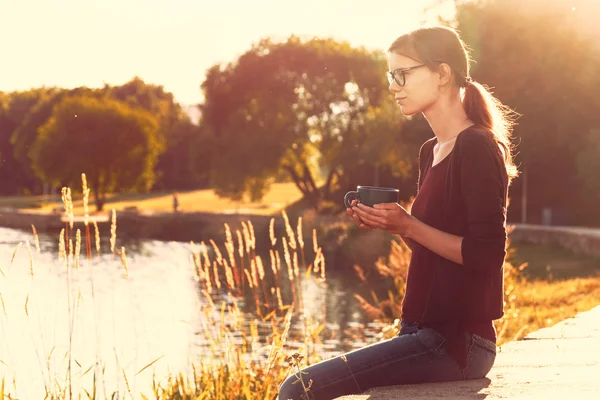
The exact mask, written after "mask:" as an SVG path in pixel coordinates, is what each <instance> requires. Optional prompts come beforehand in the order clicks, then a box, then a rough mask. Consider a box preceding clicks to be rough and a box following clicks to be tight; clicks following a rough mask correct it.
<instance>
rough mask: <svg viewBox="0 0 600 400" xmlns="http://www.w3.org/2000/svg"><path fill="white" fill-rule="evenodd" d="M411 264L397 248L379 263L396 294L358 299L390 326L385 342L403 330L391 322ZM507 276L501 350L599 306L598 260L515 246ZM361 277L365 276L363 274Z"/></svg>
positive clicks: (554, 249)
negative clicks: (535, 332)
mask: <svg viewBox="0 0 600 400" xmlns="http://www.w3.org/2000/svg"><path fill="white" fill-rule="evenodd" d="M409 261H410V253H409V250H408V249H407V248H406V247H405V246H404V245H403V244H399V243H394V244H393V246H392V250H391V252H390V254H389V255H388V256H387V257H382V258H380V259H379V261H378V262H377V270H378V272H379V274H380V275H383V276H385V277H388V278H389V279H390V281H391V282H393V290H390V291H389V292H388V293H387V296H386V297H385V298H383V299H379V298H378V297H377V295H376V294H375V293H373V292H372V293H371V295H372V300H371V301H367V300H366V299H364V298H363V297H361V296H358V295H356V296H355V297H356V299H357V300H358V301H359V302H360V303H361V306H362V308H363V310H364V311H365V312H366V313H367V314H368V315H370V316H371V317H372V318H374V319H378V320H380V321H383V322H385V323H387V324H388V325H387V326H386V327H385V328H384V329H383V334H382V337H384V338H389V337H393V336H394V335H395V334H396V332H397V330H398V329H399V321H398V320H393V319H392V317H391V316H397V315H400V313H401V302H402V297H403V295H404V285H405V284H406V275H407V271H408V264H409ZM504 270H505V274H504V281H505V303H506V305H505V315H504V317H503V318H502V319H500V320H497V321H495V325H496V331H497V335H498V340H497V344H498V345H501V344H503V343H506V342H508V341H511V340H518V339H521V338H523V337H524V336H526V335H527V334H528V333H530V332H534V331H536V330H538V329H541V328H545V327H548V326H552V325H554V324H556V323H557V322H560V321H562V320H565V319H568V318H571V317H573V316H575V315H576V314H577V313H579V312H583V311H587V310H589V309H591V308H593V307H595V306H597V305H599V304H600V258H598V257H595V256H591V255H580V254H574V253H573V252H571V251H569V250H565V249H562V248H559V247H556V246H548V245H537V244H529V243H517V244H512V243H511V244H510V246H509V251H508V257H507V259H506V262H505V265H504ZM357 273H358V275H359V276H361V275H364V272H363V271H362V270H361V269H360V268H357ZM363 279H364V278H363Z"/></svg>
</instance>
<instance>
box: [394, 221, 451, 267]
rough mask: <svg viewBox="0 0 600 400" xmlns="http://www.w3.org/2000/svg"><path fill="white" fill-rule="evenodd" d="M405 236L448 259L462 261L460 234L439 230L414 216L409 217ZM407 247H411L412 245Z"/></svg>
mask: <svg viewBox="0 0 600 400" xmlns="http://www.w3.org/2000/svg"><path fill="white" fill-rule="evenodd" d="M405 236H406V237H407V238H408V239H409V240H413V241H415V242H417V243H419V244H421V245H422V246H424V247H426V248H428V249H429V250H431V251H433V252H434V253H436V254H438V255H440V256H442V257H444V258H447V259H448V260H450V261H453V262H455V263H457V264H461V265H462V263H463V257H462V241H463V238H462V237H461V236H456V235H452V234H450V233H447V232H443V231H440V230H439V229H436V228H433V227H431V226H429V225H427V224H425V223H424V222H421V221H419V220H418V219H417V218H415V217H411V222H410V224H409V226H408V229H407V231H406V233H405ZM409 247H411V249H412V246H410V245H409Z"/></svg>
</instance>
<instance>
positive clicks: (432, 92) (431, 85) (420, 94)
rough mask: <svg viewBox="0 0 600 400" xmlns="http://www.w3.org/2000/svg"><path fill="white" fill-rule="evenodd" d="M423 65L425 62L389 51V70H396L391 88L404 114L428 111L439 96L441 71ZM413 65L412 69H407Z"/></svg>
mask: <svg viewBox="0 0 600 400" xmlns="http://www.w3.org/2000/svg"><path fill="white" fill-rule="evenodd" d="M422 65H423V63H420V62H418V61H416V60H413V59H412V58H409V57H406V56H403V55H400V54H397V53H394V52H389V53H388V67H389V71H390V72H393V71H396V72H394V73H393V76H394V79H391V83H390V86H389V90H390V92H392V94H393V95H394V97H395V98H396V103H398V104H399V105H400V109H401V111H402V114H404V115H414V114H417V113H419V112H424V111H426V110H427V109H428V108H429V107H430V106H431V105H432V104H434V103H435V102H436V100H437V99H438V97H439V82H440V75H439V73H437V72H434V71H432V70H430V69H429V68H427V66H422ZM411 67H412V69H410V70H406V69H407V68H411ZM403 70H404V73H402V71H403ZM402 75H404V77H403V76H402ZM388 79H390V74H389V73H388ZM402 83H404V85H403V86H402V85H401V84H402Z"/></svg>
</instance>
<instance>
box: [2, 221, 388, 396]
mask: <svg viewBox="0 0 600 400" xmlns="http://www.w3.org/2000/svg"><path fill="white" fill-rule="evenodd" d="M40 239H41V247H42V251H41V252H40V253H39V254H38V253H37V252H36V250H35V246H34V245H33V237H32V235H31V234H28V233H26V232H21V231H16V230H10V229H4V228H0V269H1V271H2V274H1V275H0V294H1V295H2V303H3V304H0V306H2V309H0V329H1V331H0V360H1V361H2V362H0V372H1V373H2V376H4V377H5V380H6V382H7V386H8V387H10V388H11V391H12V392H13V393H15V392H17V393H18V396H19V398H31V399H38V398H42V397H43V395H42V396H41V397H40V395H41V394H43V393H45V390H46V388H48V389H52V388H56V387H63V388H64V387H65V386H66V383H67V382H68V379H69V372H68V366H69V365H71V371H70V376H71V381H72V383H73V391H74V393H79V386H81V387H83V388H86V389H87V390H91V388H92V387H93V377H94V372H96V376H97V378H98V379H100V382H99V383H98V394H99V395H100V397H102V398H103V397H105V396H106V397H110V396H111V393H113V392H114V391H118V392H120V393H125V392H127V391H128V390H131V392H132V393H140V392H142V393H145V394H149V393H150V383H151V381H152V377H153V375H154V376H155V379H156V380H157V381H158V382H160V381H161V379H162V378H166V377H167V375H168V374H169V373H170V372H179V371H183V372H188V373H189V372H190V370H189V367H190V365H191V363H192V362H194V361H198V360H199V359H201V358H202V357H206V356H207V355H208V354H212V352H211V351H209V348H210V343H209V341H208V340H207V339H206V338H205V337H204V334H203V332H205V331H206V328H207V326H208V325H210V322H211V320H213V321H214V320H216V321H219V320H220V316H218V315H213V316H211V317H210V318H209V319H208V320H207V317H206V315H204V314H203V313H202V312H200V310H201V308H202V306H203V305H204V304H206V303H207V300H206V299H205V298H204V296H203V295H202V293H201V290H200V288H199V284H198V283H197V282H196V280H195V278H194V272H193V271H194V269H193V263H192V262H191V259H190V258H191V251H190V245H189V244H187V243H177V242H169V243H167V242H160V241H143V242H130V243H127V244H125V246H126V247H127V259H128V272H127V274H126V271H125V269H124V268H123V266H122V264H121V261H120V259H119V258H118V257H117V256H114V257H113V256H112V255H110V254H108V255H103V256H101V257H100V258H97V257H96V258H95V259H93V260H92V261H87V260H84V259H83V257H82V260H81V262H80V266H79V268H76V267H75V263H74V262H73V263H71V267H69V268H67V267H66V266H65V265H64V264H63V263H60V262H59V261H58V257H57V253H56V250H57V248H58V245H57V240H56V238H50V237H43V236H41V237H40ZM26 241H29V242H30V244H31V254H32V256H31V257H30V255H29V251H28V247H27V246H26ZM19 242H22V243H23V245H22V246H21V247H20V248H19V250H18V252H17V253H16V254H15V255H14V260H13V262H12V264H11V258H12V257H13V253H14V251H15V249H16V248H17V245H18V243H19ZM118 244H119V245H121V244H122V243H118ZM104 249H108V246H104ZM302 290H303V298H304V304H305V309H306V311H307V315H311V316H312V317H313V318H315V319H317V320H319V319H320V318H322V317H323V315H325V316H326V326H325V330H324V331H323V334H322V342H323V343H322V345H320V347H319V349H318V351H319V353H320V354H322V355H323V357H324V358H329V357H330V356H333V355H337V354H340V353H341V352H344V351H348V350H351V349H354V348H358V347H362V346H364V345H366V344H368V343H371V342H373V341H374V340H376V339H375V336H376V334H377V333H378V332H379V331H380V326H378V325H377V324H372V323H369V324H366V323H365V321H364V320H363V317H362V314H361V313H360V312H359V309H358V307H357V305H356V303H355V302H354V300H353V298H352V294H353V290H352V289H350V290H349V289H348V288H346V287H344V281H343V280H341V279H337V278H336V277H334V276H331V275H329V276H328V278H327V282H326V283H323V282H316V281H313V280H304V281H303V288H302ZM233 300H234V299H232V298H231V297H230V296H229V295H228V294H223V293H221V294H219V295H217V294H213V295H212V301H213V302H214V303H215V304H216V305H217V306H220V304H221V302H223V301H224V302H226V303H228V304H231V303H232V301H233ZM238 307H240V309H242V310H243V311H245V315H244V318H245V320H247V321H250V317H251V312H253V311H254V305H253V302H252V301H249V299H246V301H245V302H244V301H243V299H242V300H239V301H238ZM217 308H219V307H217ZM303 329H304V322H303V321H302V319H301V318H298V317H295V318H293V320H292V325H291V329H290V334H289V336H288V345H289V346H290V348H293V347H294V346H298V347H299V346H300V345H301V344H302V342H303V332H304V330H303ZM258 331H259V334H260V335H261V337H260V339H261V340H260V343H256V344H255V345H256V349H257V352H256V357H258V358H260V357H266V354H267V353H268V352H265V351H264V345H265V344H266V343H268V342H267V340H268V338H269V335H272V332H273V331H272V326H271V322H269V321H266V322H264V323H260V324H259V326H258ZM356 333H358V336H356ZM232 336H233V337H234V339H235V340H236V341H239V343H241V341H242V338H241V334H240V333H239V332H238V333H236V332H232ZM69 349H71V351H70V352H69ZM261 349H262V350H261ZM69 354H70V355H71V360H69V357H68V355H69ZM157 359H158V360H157ZM155 360H157V361H156V362H154V363H153V364H152V365H151V366H150V367H148V368H145V367H146V366H148V364H150V363H152V362H153V361H155ZM144 368H145V369H144ZM9 382H16V388H17V390H16V391H15V390H14V389H12V387H13V386H14V383H13V384H11V385H8V383H9ZM128 386H129V389H128Z"/></svg>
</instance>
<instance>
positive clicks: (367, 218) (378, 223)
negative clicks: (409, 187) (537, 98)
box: [355, 208, 387, 227]
mask: <svg viewBox="0 0 600 400" xmlns="http://www.w3.org/2000/svg"><path fill="white" fill-rule="evenodd" d="M355 214H357V215H358V217H359V218H360V219H361V220H362V221H363V222H365V223H366V224H368V225H371V226H373V227H384V226H386V225H387V222H386V221H387V220H386V219H385V218H383V217H381V216H378V215H374V214H372V213H367V212H364V210H363V209H360V208H358V209H357V210H356V211H355Z"/></svg>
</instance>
